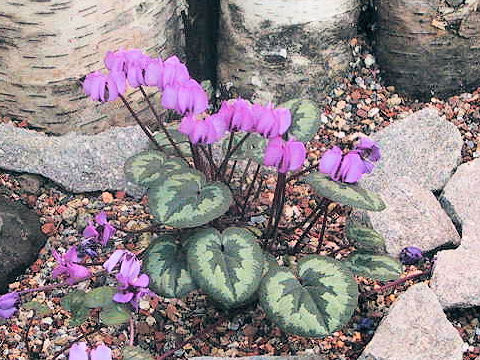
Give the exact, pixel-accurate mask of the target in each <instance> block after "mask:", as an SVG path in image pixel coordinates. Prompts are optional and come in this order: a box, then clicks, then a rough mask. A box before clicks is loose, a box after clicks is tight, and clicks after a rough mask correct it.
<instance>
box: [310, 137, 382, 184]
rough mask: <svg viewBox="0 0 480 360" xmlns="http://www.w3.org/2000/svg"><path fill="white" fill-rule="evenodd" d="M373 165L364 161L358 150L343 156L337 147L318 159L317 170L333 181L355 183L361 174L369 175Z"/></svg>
mask: <svg viewBox="0 0 480 360" xmlns="http://www.w3.org/2000/svg"><path fill="white" fill-rule="evenodd" d="M372 169H373V164H372V163H370V162H368V161H366V160H364V159H363V158H362V157H361V156H360V154H359V151H358V150H353V151H350V152H349V153H347V154H345V155H343V153H342V150H341V149H340V148H339V147H338V146H334V147H333V148H332V149H330V150H328V151H326V152H325V154H324V155H323V156H322V158H321V159H320V163H319V166H318V170H319V171H320V172H321V173H323V174H327V175H329V176H330V178H332V180H334V181H341V182H345V183H356V182H358V181H359V180H360V178H361V177H362V176H363V174H367V173H370V172H371V171H372Z"/></svg>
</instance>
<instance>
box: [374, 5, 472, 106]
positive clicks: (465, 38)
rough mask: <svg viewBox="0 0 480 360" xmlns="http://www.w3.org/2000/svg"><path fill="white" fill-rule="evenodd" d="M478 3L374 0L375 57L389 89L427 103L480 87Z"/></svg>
mask: <svg viewBox="0 0 480 360" xmlns="http://www.w3.org/2000/svg"><path fill="white" fill-rule="evenodd" d="M478 2H479V1H478V0H466V1H465V0H447V1H446V2H445V1H443V0H375V5H376V14H377V26H376V27H377V30H376V33H375V40H376V45H375V52H376V56H377V60H378V63H379V65H380V66H381V67H382V70H383V71H384V76H385V78H386V80H387V82H388V83H391V84H393V85H395V86H396V87H397V88H398V90H400V91H403V92H405V93H407V94H409V95H411V96H414V97H419V98H426V99H429V98H430V97H431V96H438V97H445V96H449V95H452V94H454V93H461V92H463V91H469V90H471V89H473V88H476V87H477V86H480V60H479V59H480V12H478V11H477V7H478Z"/></svg>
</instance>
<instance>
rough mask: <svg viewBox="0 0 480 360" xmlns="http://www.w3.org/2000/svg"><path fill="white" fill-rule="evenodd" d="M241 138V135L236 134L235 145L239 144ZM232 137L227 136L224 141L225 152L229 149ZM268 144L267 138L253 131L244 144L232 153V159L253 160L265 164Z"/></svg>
mask: <svg viewBox="0 0 480 360" xmlns="http://www.w3.org/2000/svg"><path fill="white" fill-rule="evenodd" d="M240 140H241V137H240V136H238V135H237V136H236V137H235V138H234V141H233V146H232V148H233V147H235V145H237V144H238V143H239V142H240ZM229 141H230V138H229V137H227V138H225V140H224V141H223V151H224V153H225V152H226V151H227V150H228V143H229ZM266 146H267V140H266V139H265V138H264V137H262V136H260V135H259V134H253V133H251V134H250V135H249V137H248V138H247V139H246V140H245V141H244V142H243V144H242V145H241V146H240V148H238V149H237V150H235V152H234V153H233V154H232V157H231V159H232V160H252V161H255V162H256V163H259V164H263V155H264V153H265V147H266Z"/></svg>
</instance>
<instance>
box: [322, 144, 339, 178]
mask: <svg viewBox="0 0 480 360" xmlns="http://www.w3.org/2000/svg"><path fill="white" fill-rule="evenodd" d="M341 162H342V150H341V149H340V148H339V147H338V146H334V147H333V148H331V149H330V150H328V151H326V152H325V154H323V156H322V158H321V159H320V164H319V166H318V171H320V172H321V173H323V174H328V175H330V176H331V177H334V176H335V174H336V172H337V171H338V168H339V166H340V163H341Z"/></svg>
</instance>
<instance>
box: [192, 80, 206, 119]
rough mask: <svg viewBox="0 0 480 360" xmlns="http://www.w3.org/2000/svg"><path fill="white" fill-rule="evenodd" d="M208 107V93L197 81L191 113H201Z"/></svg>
mask: <svg viewBox="0 0 480 360" xmlns="http://www.w3.org/2000/svg"><path fill="white" fill-rule="evenodd" d="M207 107H208V95H207V93H206V92H205V91H204V90H203V88H202V86H201V85H200V84H198V83H197V86H196V90H195V92H194V97H193V104H192V113H194V114H201V113H203V112H204V111H205V110H207Z"/></svg>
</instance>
